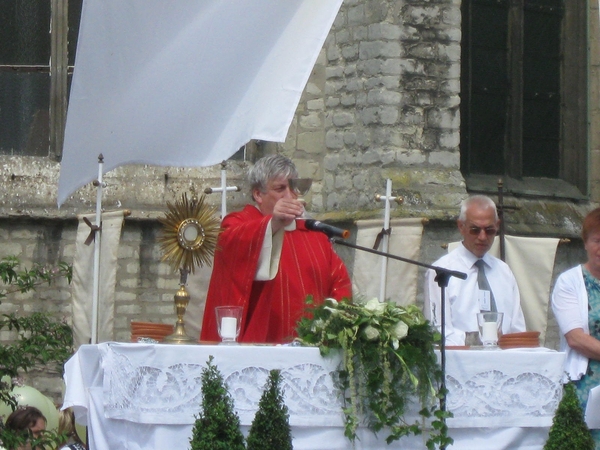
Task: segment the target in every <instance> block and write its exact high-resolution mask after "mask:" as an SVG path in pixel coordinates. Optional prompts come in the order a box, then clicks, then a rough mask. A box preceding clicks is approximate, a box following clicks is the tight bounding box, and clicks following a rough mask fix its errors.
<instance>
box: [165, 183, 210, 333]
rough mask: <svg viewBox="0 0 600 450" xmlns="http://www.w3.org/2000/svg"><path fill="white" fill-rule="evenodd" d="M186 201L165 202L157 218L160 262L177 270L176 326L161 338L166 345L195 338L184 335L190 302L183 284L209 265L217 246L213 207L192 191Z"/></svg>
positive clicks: (182, 199) (184, 196) (182, 198)
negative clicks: (186, 312)
mask: <svg viewBox="0 0 600 450" xmlns="http://www.w3.org/2000/svg"><path fill="white" fill-rule="evenodd" d="M192 193H193V197H192V199H191V200H188V197H187V194H186V193H183V195H182V196H181V201H178V202H175V204H174V205H173V204H172V203H170V202H167V207H168V208H169V212H167V213H166V214H165V217H164V218H162V219H158V221H159V222H160V223H161V224H163V226H164V228H163V233H162V235H161V236H160V237H159V238H158V240H159V242H160V246H161V250H162V251H163V257H162V260H163V261H167V262H168V263H170V264H171V267H173V270H175V271H177V270H178V271H179V273H180V277H179V290H178V291H177V293H176V294H175V297H174V301H175V309H176V311H177V323H176V324H175V332H174V333H173V334H171V335H170V336H167V337H166V338H165V339H164V342H166V343H170V344H189V343H191V342H195V341H196V340H195V339H192V338H191V337H189V336H188V335H187V334H186V332H185V322H184V321H183V316H184V315H185V311H186V309H187V306H188V303H189V302H190V294H189V293H188V292H187V290H186V288H185V285H186V283H187V276H188V274H189V273H194V268H195V267H196V266H199V267H202V266H203V265H204V264H208V265H211V264H212V257H213V256H214V253H215V248H216V245H217V237H218V235H219V231H220V226H219V219H218V218H217V217H216V216H215V208H213V207H210V206H209V205H208V204H207V203H206V201H205V200H206V199H205V196H204V195H202V197H200V200H198V198H197V196H196V194H195V192H193V191H192Z"/></svg>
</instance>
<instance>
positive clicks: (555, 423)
mask: <svg viewBox="0 0 600 450" xmlns="http://www.w3.org/2000/svg"><path fill="white" fill-rule="evenodd" d="M594 448H596V446H595V444H594V439H593V438H592V435H591V433H590V430H589V428H588V427H587V424H586V423H585V420H584V417H583V411H582V409H581V405H580V404H579V399H578V398H577V393H576V392H575V385H574V384H573V383H567V384H565V385H564V389H563V397H562V399H561V401H560V403H559V404H558V408H557V409H556V412H555V413H554V419H553V420H552V427H551V428H550V433H549V435H548V440H547V441H546V445H544V450H565V449H569V450H593V449H594Z"/></svg>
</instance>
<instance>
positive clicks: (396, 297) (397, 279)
mask: <svg viewBox="0 0 600 450" xmlns="http://www.w3.org/2000/svg"><path fill="white" fill-rule="evenodd" d="M356 226H357V228H358V231H357V234H356V244H357V245H360V246H361V247H367V248H373V245H374V243H375V239H376V237H377V234H378V233H379V232H380V231H381V229H382V228H383V221H382V220H360V221H358V222H356ZM390 228H391V230H392V231H391V234H390V236H389V249H388V253H390V254H392V255H396V256H401V257H403V258H408V259H417V258H418V256H419V251H420V247H421V237H422V235H423V221H422V219H392V220H390ZM377 250H379V251H381V246H380V248H378V249H377ZM383 258H384V257H383V256H380V255H375V254H373V253H368V252H365V251H362V250H356V252H355V256H354V270H353V274H352V283H353V288H354V292H356V293H358V294H359V295H364V296H367V297H377V298H379V290H380V284H381V270H382V269H381V268H382V261H383ZM417 269H418V267H417V266H415V265H413V264H408V263H405V262H402V261H397V260H395V259H388V262H387V270H386V295H385V296H386V298H385V299H380V300H382V301H383V300H391V301H392V302H394V303H396V304H398V305H403V306H406V305H410V304H413V303H415V300H416V295H417V271H418V270H417Z"/></svg>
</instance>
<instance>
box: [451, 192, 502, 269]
mask: <svg viewBox="0 0 600 450" xmlns="http://www.w3.org/2000/svg"><path fill="white" fill-rule="evenodd" d="M499 222H500V221H499V220H498V211H497V210H496V204H495V203H494V202H493V200H492V199H491V198H489V197H486V196H485V195H474V196H472V197H469V198H468V199H466V200H464V201H463V202H462V204H461V207H460V215H459V216H458V230H459V231H460V234H462V237H463V245H464V246H465V248H466V249H467V250H469V251H470V252H471V253H473V254H474V255H475V256H477V257H478V258H481V257H483V255H485V254H486V253H487V252H488V251H489V249H490V248H491V247H492V244H493V243H494V237H495V236H496V233H497V232H498V226H499V224H500V223H499Z"/></svg>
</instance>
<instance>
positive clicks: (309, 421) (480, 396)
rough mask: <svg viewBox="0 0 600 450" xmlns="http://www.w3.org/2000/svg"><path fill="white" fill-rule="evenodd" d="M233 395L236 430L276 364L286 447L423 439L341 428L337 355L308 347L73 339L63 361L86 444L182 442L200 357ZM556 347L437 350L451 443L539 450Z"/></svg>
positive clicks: (558, 389) (194, 401)
mask: <svg viewBox="0 0 600 450" xmlns="http://www.w3.org/2000/svg"><path fill="white" fill-rule="evenodd" d="M211 355H212V356H213V357H214V361H213V363H214V364H215V365H217V367H218V368H219V370H220V372H221V373H222V374H223V376H224V378H225V380H226V382H227V384H228V387H229V390H230V392H231V394H232V397H233V398H234V402H235V406H236V410H237V412H238V415H239V416H240V421H241V424H242V430H243V431H244V432H247V430H248V429H249V426H250V424H251V422H252V419H253V418H254V413H255V412H256V409H257V405H258V400H259V399H260V395H261V394H262V390H263V387H264V384H265V381H266V379H267V376H268V372H269V370H271V369H281V370H282V375H283V390H284V395H285V400H286V405H287V406H288V409H289V412H290V425H291V426H292V434H293V436H294V448H295V449H297V450H300V449H313V450H318V449H323V450H325V449H327V450H335V449H340V450H342V449H350V448H356V449H372V450H373V449H380V448H381V449H386V448H390V449H393V448H403V449H404V448H408V449H410V448H414V449H424V448H425V445H424V438H423V437H420V436H419V437H410V438H403V439H402V440H401V441H399V442H396V443H393V444H392V445H389V446H388V445H386V444H385V440H384V439H383V437H385V436H384V435H383V434H382V436H381V439H377V437H375V436H373V435H372V434H371V433H370V432H369V431H368V430H361V431H360V433H359V438H360V440H359V441H357V442H356V443H355V445H354V447H352V444H351V443H350V442H349V441H348V440H347V439H346V438H345V437H344V435H343V430H344V428H343V415H342V413H341V396H340V392H339V390H338V389H337V387H336V385H335V383H334V382H333V380H332V375H333V376H335V371H336V369H337V367H338V364H339V361H340V358H339V355H338V356H337V357H333V358H322V357H321V356H320V355H319V351H318V349H316V348H305V347H285V346H245V345H241V346H208V345H207V346H204V345H192V346H181V345H162V344H157V345H152V344H118V343H104V344H99V345H93V346H92V345H86V346H82V347H81V348H80V349H79V351H78V352H77V353H76V354H75V355H74V356H73V357H72V358H71V359H70V360H69V361H68V362H67V364H66V367H65V381H66V386H67V387H66V392H65V399H64V405H65V406H72V407H73V408H74V410H75V413H76V418H77V421H78V422H79V423H82V424H87V425H88V427H89V429H88V432H89V440H90V448H91V450H105V449H106V450H108V449H111V450H112V449H117V448H119V449H135V450H138V449H162V448H177V449H179V448H181V449H185V448H189V438H190V436H191V428H192V426H193V422H194V420H195V417H194V416H195V415H197V414H198V412H199V411H200V403H201V381H200V374H201V372H202V369H203V368H205V367H206V362H207V360H208V358H209V356H211ZM563 360H564V353H559V352H554V351H543V349H537V351H531V350H530V351H524V350H504V351H474V350H471V351H464V350H450V351H447V352H446V383H447V387H448V390H449V394H448V400H447V405H448V409H449V410H450V411H451V412H452V413H453V414H454V417H453V418H451V419H448V426H449V427H450V429H451V430H450V435H451V436H452V437H453V438H454V440H455V443H454V445H453V446H451V447H449V448H451V449H461V450H463V449H465V450H466V449H473V450H475V449H477V450H479V449H481V448H486V449H504V448H506V449H508V448H521V449H532V450H533V449H541V448H542V447H543V444H544V443H545V440H546V438H547V434H548V429H549V427H550V425H551V424H552V418H553V415H554V411H555V409H556V407H557V406H558V402H559V400H560V396H561V393H562V385H561V382H560V380H561V377H562V371H563V369H562V364H563Z"/></svg>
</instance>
